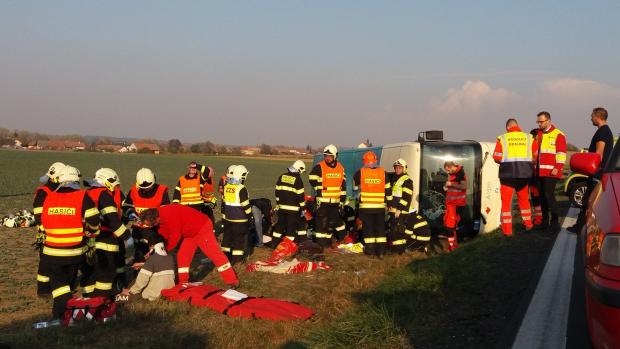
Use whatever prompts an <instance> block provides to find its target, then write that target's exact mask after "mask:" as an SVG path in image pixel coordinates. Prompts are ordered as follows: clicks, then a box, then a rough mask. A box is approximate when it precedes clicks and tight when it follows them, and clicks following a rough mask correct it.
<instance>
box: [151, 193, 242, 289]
mask: <svg viewBox="0 0 620 349" xmlns="http://www.w3.org/2000/svg"><path fill="white" fill-rule="evenodd" d="M140 218H141V221H142V224H143V225H144V226H147V227H151V228H155V227H157V232H158V233H159V235H161V236H162V237H163V238H164V239H165V240H166V250H168V251H171V250H173V249H174V248H175V247H176V246H177V245H178V244H179V241H181V239H182V240H183V241H182V242H181V246H180V247H179V251H178V253H177V265H178V275H179V283H181V284H182V283H187V282H189V267H190V264H191V262H192V259H193V258H194V253H195V252H196V249H197V248H200V250H201V251H202V253H204V254H205V256H207V257H208V258H209V259H211V261H212V262H213V264H214V265H215V267H216V268H217V271H218V272H219V273H220V276H221V277H222V280H223V281H224V282H225V283H226V284H227V285H229V286H232V287H236V286H238V285H239V280H238V279H237V275H236V274H235V270H234V269H233V268H232V266H231V265H230V262H229V261H228V258H226V255H224V253H223V252H222V251H221V250H220V246H219V245H218V244H217V240H216V239H215V234H214V233H213V223H212V222H211V220H210V219H209V217H208V216H207V215H205V214H203V213H201V212H199V211H197V210H195V209H193V208H191V207H188V206H184V205H179V204H172V205H166V206H162V207H159V208H152V209H148V210H145V211H144V212H142V213H141V214H140ZM246 234H247V231H246Z"/></svg>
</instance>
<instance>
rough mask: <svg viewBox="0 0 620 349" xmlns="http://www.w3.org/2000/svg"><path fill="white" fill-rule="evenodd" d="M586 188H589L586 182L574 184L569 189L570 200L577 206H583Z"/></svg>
mask: <svg viewBox="0 0 620 349" xmlns="http://www.w3.org/2000/svg"><path fill="white" fill-rule="evenodd" d="M586 190H588V186H587V184H586V183H585V182H580V183H575V184H573V185H572V186H571V187H570V189H569V191H568V198H569V199H570V202H571V203H572V204H573V205H575V206H577V207H583V198H584V196H585V195H586Z"/></svg>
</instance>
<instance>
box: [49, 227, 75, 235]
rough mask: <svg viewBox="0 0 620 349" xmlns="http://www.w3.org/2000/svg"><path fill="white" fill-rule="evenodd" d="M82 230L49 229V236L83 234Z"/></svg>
mask: <svg viewBox="0 0 620 349" xmlns="http://www.w3.org/2000/svg"><path fill="white" fill-rule="evenodd" d="M83 231H84V229H82V228H67V229H49V228H48V229H47V232H48V234H59V235H60V234H77V233H82V232H83Z"/></svg>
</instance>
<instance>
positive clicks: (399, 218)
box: [388, 159, 431, 254]
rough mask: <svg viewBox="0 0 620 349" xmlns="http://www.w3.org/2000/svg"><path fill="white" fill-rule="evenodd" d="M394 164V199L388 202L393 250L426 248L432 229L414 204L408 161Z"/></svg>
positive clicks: (400, 160)
mask: <svg viewBox="0 0 620 349" xmlns="http://www.w3.org/2000/svg"><path fill="white" fill-rule="evenodd" d="M393 166H394V176H392V201H391V202H389V203H388V207H389V209H388V215H389V217H390V218H389V221H390V241H391V248H392V252H396V253H399V254H402V253H403V252H405V249H406V248H407V247H410V249H411V250H418V249H424V248H425V247H426V245H428V243H429V242H430V241H431V230H430V227H429V225H428V222H427V221H426V219H425V218H424V217H422V216H421V215H419V214H418V211H417V210H416V209H415V208H414V206H413V205H414V201H413V181H412V180H411V178H410V177H409V175H408V174H407V162H406V161H405V160H404V159H398V160H396V161H394V164H393Z"/></svg>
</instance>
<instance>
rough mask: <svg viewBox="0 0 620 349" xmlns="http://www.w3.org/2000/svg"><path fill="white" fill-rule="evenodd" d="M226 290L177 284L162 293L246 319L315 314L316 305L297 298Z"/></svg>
mask: <svg viewBox="0 0 620 349" xmlns="http://www.w3.org/2000/svg"><path fill="white" fill-rule="evenodd" d="M225 292H226V291H225V290H222V289H219V288H217V287H214V286H210V285H199V286H191V285H190V286H185V285H176V286H175V287H173V288H169V289H167V290H162V291H161V295H162V296H163V297H164V298H165V299H167V300H169V301H177V302H188V303H190V304H191V305H193V306H196V307H207V308H211V309H212V310H215V311H217V312H219V313H222V314H224V315H228V316H230V317H239V318H245V319H264V320H272V321H281V320H307V319H309V318H311V317H312V315H314V311H312V309H310V308H307V307H304V306H303V305H300V304H297V303H294V302H287V301H281V300H277V299H269V298H262V297H246V298H242V299H239V300H234V299H229V298H227V297H224V296H222V294H224V293H225Z"/></svg>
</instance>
